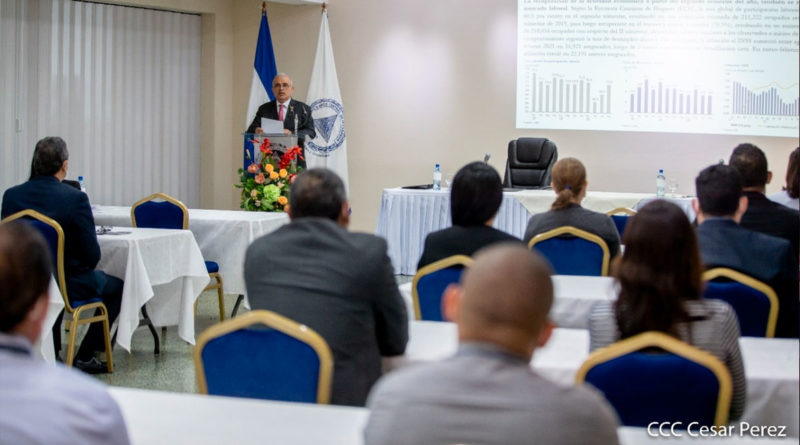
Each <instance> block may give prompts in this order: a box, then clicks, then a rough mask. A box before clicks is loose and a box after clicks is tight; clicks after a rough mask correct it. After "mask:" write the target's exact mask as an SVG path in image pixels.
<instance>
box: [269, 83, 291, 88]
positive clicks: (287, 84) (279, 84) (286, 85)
mask: <svg viewBox="0 0 800 445" xmlns="http://www.w3.org/2000/svg"><path fill="white" fill-rule="evenodd" d="M290 86H292V85H291V84H289V83H276V84H273V85H272V88H289V87H290Z"/></svg>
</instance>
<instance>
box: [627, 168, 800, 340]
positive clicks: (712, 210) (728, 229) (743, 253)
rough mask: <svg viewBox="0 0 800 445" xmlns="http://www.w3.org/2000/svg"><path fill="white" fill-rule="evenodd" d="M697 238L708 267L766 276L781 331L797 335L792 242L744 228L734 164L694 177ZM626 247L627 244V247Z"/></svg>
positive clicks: (743, 208)
mask: <svg viewBox="0 0 800 445" xmlns="http://www.w3.org/2000/svg"><path fill="white" fill-rule="evenodd" d="M695 187H696V188H697V199H696V200H694V201H692V206H693V207H694V211H695V212H696V213H697V222H698V224H699V226H697V241H698V243H699V245H700V257H701V259H702V261H703V264H704V265H705V267H706V269H710V268H712V267H728V268H731V269H735V270H738V271H739V272H742V273H744V274H746V275H749V276H751V277H753V278H755V279H757V280H760V281H763V282H765V283H766V284H768V285H769V286H771V287H772V289H773V290H774V291H775V293H776V294H778V300H779V303H780V304H779V309H778V324H777V326H776V327H775V336H776V337H797V336H798V310H799V308H798V297H797V295H798V271H797V258H796V257H795V256H794V253H793V252H792V246H791V245H789V242H788V241H786V240H785V239H783V238H777V237H774V236H769V235H765V234H763V233H760V232H755V231H752V230H748V229H745V228H744V227H741V226H740V225H739V224H738V223H739V221H740V220H741V217H742V214H744V213H745V211H746V210H747V202H748V201H747V197H746V196H742V182H741V179H740V176H739V174H738V173H737V172H736V170H735V169H734V168H732V167H729V166H725V165H714V166H711V167H708V168H706V169H705V170H703V171H701V172H700V175H699V176H697V179H695ZM626 248H627V247H626Z"/></svg>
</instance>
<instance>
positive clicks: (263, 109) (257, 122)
mask: <svg viewBox="0 0 800 445" xmlns="http://www.w3.org/2000/svg"><path fill="white" fill-rule="evenodd" d="M293 92H294V85H293V84H292V79H291V78H290V77H289V75H288V74H285V73H278V75H277V76H275V78H274V79H273V80H272V93H273V94H274V95H275V100H273V101H271V102H267V103H265V104H263V105H261V106H260V107H258V111H256V117H255V118H254V119H253V122H251V123H250V126H249V127H247V133H260V132H262V130H261V118H267V119H273V120H278V121H281V122H283V132H284V133H285V134H287V135H289V134H294V131H295V129H297V138H298V142H297V144H298V145H300V146H301V147H302V146H303V145H304V142H305V140H306V139H314V138H315V137H316V136H317V132H316V131H315V130H314V118H313V117H311V108H310V107H309V106H308V105H306V104H304V103H303V102H300V101H299V100H295V99H292V93H293ZM295 119H296V120H297V123H296V124H295Z"/></svg>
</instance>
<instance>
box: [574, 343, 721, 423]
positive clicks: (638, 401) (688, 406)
mask: <svg viewBox="0 0 800 445" xmlns="http://www.w3.org/2000/svg"><path fill="white" fill-rule="evenodd" d="M575 380H576V381H577V382H578V383H582V382H587V383H590V384H592V385H593V386H595V387H596V388H597V389H599V390H600V391H601V392H602V393H603V394H604V395H605V397H606V399H607V400H608V401H609V403H611V405H612V406H613V407H614V409H615V410H616V411H617V414H618V416H619V418H620V420H621V422H622V424H623V425H627V426H637V427H644V426H647V425H648V424H650V423H651V422H665V421H669V422H682V425H683V428H686V426H688V425H689V423H691V422H698V427H699V426H703V425H707V426H711V425H718V426H722V425H725V424H726V423H727V420H728V411H729V409H730V403H731V395H732V382H731V375H730V372H729V371H728V369H727V368H726V367H725V365H724V364H723V363H722V362H721V361H720V360H719V359H718V358H716V357H714V356H713V355H711V354H710V353H709V352H706V351H703V350H700V349H698V348H696V347H694V346H692V345H689V344H687V343H684V342H682V341H680V340H677V339H676V338H674V337H671V336H669V335H666V334H664V333H662V332H654V331H651V332H645V333H642V334H639V335H636V336H633V337H630V338H627V339H625V340H622V341H619V342H616V343H613V344H611V345H609V346H607V347H605V348H602V349H598V350H597V351H595V352H594V353H592V354H591V355H590V356H589V358H587V359H586V361H585V362H584V363H583V365H582V366H581V367H580V369H578V373H577V374H576V377H575Z"/></svg>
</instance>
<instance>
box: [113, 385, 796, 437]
mask: <svg viewBox="0 0 800 445" xmlns="http://www.w3.org/2000/svg"><path fill="white" fill-rule="evenodd" d="M109 392H110V393H111V396H112V397H113V398H114V399H115V400H116V401H117V404H119V407H120V410H121V411H122V416H123V418H124V419H125V423H126V425H127V428H128V436H129V438H130V442H131V445H150V444H160V443H169V444H173V443H174V444H178V443H191V444H193V445H206V444H207V445H217V444H223V443H224V444H237V445H250V444H253V445H261V444H291V445H318V444H326V445H361V444H363V443H364V433H363V430H364V426H365V425H366V424H367V420H368V416H369V411H368V410H367V409H366V408H352V407H345V406H334V405H312V404H309V403H284V402H272V401H266V400H253V399H243V398H230V397H216V396H203V395H197V394H178V393H171V392H161V391H147V390H142V389H130V388H110V389H109ZM617 434H618V436H619V443H620V444H622V445H640V444H643V443H663V442H664V441H665V440H658V439H652V438H650V437H648V435H647V431H646V430H645V429H644V428H630V427H620V428H619V429H618V430H617ZM666 441H668V442H669V443H686V442H695V441H697V442H702V443H709V442H710V443H713V444H720V445H723V444H727V445H784V444H797V440H794V439H777V440H776V439H753V438H748V437H744V438H742V437H732V438H724V439H706V438H703V439H699V440H696V439H693V438H691V437H686V436H684V437H682V438H670V439H666Z"/></svg>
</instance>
